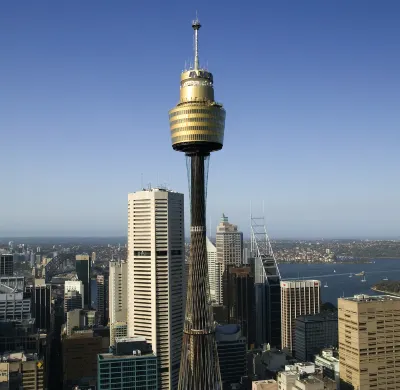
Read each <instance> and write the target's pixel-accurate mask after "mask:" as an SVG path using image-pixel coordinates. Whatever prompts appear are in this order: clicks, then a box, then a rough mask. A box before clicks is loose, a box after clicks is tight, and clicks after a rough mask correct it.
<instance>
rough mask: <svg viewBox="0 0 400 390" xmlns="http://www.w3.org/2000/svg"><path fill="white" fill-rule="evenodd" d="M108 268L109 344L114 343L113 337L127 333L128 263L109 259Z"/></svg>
mask: <svg viewBox="0 0 400 390" xmlns="http://www.w3.org/2000/svg"><path fill="white" fill-rule="evenodd" d="M109 269H110V277H109V317H110V345H114V343H115V337H122V336H126V335H127V334H126V331H127V309H128V263H127V262H126V261H123V260H118V261H110V267H109ZM124 325H125V326H124Z"/></svg>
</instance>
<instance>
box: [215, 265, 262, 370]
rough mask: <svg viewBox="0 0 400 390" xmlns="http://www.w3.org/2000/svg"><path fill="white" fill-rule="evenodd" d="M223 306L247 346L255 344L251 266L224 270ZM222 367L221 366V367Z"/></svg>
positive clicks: (253, 293)
mask: <svg viewBox="0 0 400 390" xmlns="http://www.w3.org/2000/svg"><path fill="white" fill-rule="evenodd" d="M224 281H225V285H224V291H225V294H224V306H225V307H226V308H227V314H228V318H227V321H228V323H229V324H237V325H239V326H240V329H241V333H242V335H243V336H244V337H246V341H247V344H248V346H249V347H250V346H251V344H255V341H256V340H255V336H256V335H255V333H256V332H255V324H256V321H255V320H256V313H255V299H254V298H255V291H254V275H253V273H252V271H251V267H246V266H242V267H236V266H234V265H228V266H227V267H226V268H225V272H224ZM221 369H222V368H221Z"/></svg>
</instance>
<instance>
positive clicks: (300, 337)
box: [294, 312, 338, 362]
mask: <svg viewBox="0 0 400 390" xmlns="http://www.w3.org/2000/svg"><path fill="white" fill-rule="evenodd" d="M337 346H338V316H337V313H331V312H324V313H320V314H313V315H306V316H299V317H297V318H296V320H295V338H294V352H295V357H296V359H297V360H299V361H301V362H311V361H313V360H314V355H316V354H318V353H320V352H321V349H322V348H326V347H332V348H337Z"/></svg>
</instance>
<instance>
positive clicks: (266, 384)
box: [251, 379, 278, 390]
mask: <svg viewBox="0 0 400 390" xmlns="http://www.w3.org/2000/svg"><path fill="white" fill-rule="evenodd" d="M251 390H278V382H277V381H275V380H274V379H266V380H264V381H254V382H253V383H252V384H251Z"/></svg>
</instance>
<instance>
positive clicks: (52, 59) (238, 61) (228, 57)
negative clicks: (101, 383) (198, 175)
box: [0, 0, 400, 238]
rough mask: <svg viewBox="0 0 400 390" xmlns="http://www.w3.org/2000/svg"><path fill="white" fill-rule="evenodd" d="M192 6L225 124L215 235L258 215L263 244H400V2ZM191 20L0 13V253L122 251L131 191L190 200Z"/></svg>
mask: <svg viewBox="0 0 400 390" xmlns="http://www.w3.org/2000/svg"><path fill="white" fill-rule="evenodd" d="M196 4H199V5H198V14H199V18H200V20H201V22H202V24H203V28H202V29H201V30H200V59H201V62H203V63H205V62H208V67H209V69H210V70H211V71H212V72H213V73H214V79H215V88H216V98H217V100H218V101H221V102H223V103H224V105H225V108H226V110H227V120H226V129H225V145H224V149H223V150H222V151H221V152H219V153H216V154H214V155H213V156H212V159H211V167H210V168H211V169H210V175H209V191H208V194H209V202H208V214H209V215H210V216H211V218H212V225H213V229H215V225H216V224H217V222H218V220H219V216H220V214H221V213H222V212H225V213H226V214H227V215H228V216H229V219H230V221H231V222H234V223H237V224H238V225H239V227H240V228H241V229H242V230H243V231H244V232H245V234H247V232H248V231H249V210H250V201H252V203H253V211H254V213H255V214H260V213H261V212H262V201H263V200H264V201H265V215H266V218H267V221H268V230H269V233H270V235H271V236H272V237H274V238H279V237H385V236H391V237H393V236H397V237H398V236H400V233H399V231H400V223H399V222H400V205H399V202H400V182H399V167H400V153H399V145H400V109H399V107H400V74H399V69H400V23H399V15H400V2H399V1H397V0H392V1H390V0H388V1H375V0H373V1H372V0H371V1H368V0H351V1H349V0H335V1H333V0H330V1H320V0H315V1H307V0H304V1H297V0H292V1H282V0H279V1H278V0H277V1H227V0H224V1H222V0H221V1H203V2H200V3H196ZM193 7H196V5H195V4H194V3H191V2H187V1H161V0H160V1H122V0H119V1H99V0H96V1H95V0H86V1H80V0H79V1H78V0H69V1H56V2H55V1H40V0H38V1H28V2H17V1H8V2H6V1H3V2H1V4H0V50H1V54H0V134H1V138H0V139H1V150H0V168H1V184H0V235H15V234H17V235H64V234H66V235H86V236H88V235H90V236H94V235H123V234H125V233H126V225H127V221H126V219H127V207H126V206H127V194H128V193H129V192H133V191H136V190H138V189H139V188H140V186H141V174H143V178H144V183H145V184H146V183H148V182H151V183H153V184H156V183H157V182H160V183H164V182H167V183H168V185H169V186H170V187H171V188H173V189H175V190H177V191H180V192H184V193H185V194H187V179H186V167H185V158H184V155H182V154H179V153H176V152H173V150H172V148H171V144H170V136H169V127H168V110H169V109H170V108H172V107H173V106H174V105H175V104H176V103H177V101H178V96H179V76H180V72H181V70H182V69H183V67H184V63H185V60H188V59H190V58H192V30H191V26H190V22H191V20H192V19H193V17H194V15H195V12H196V9H195V8H193ZM186 200H187V198H186ZM187 201H188V200H187Z"/></svg>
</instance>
